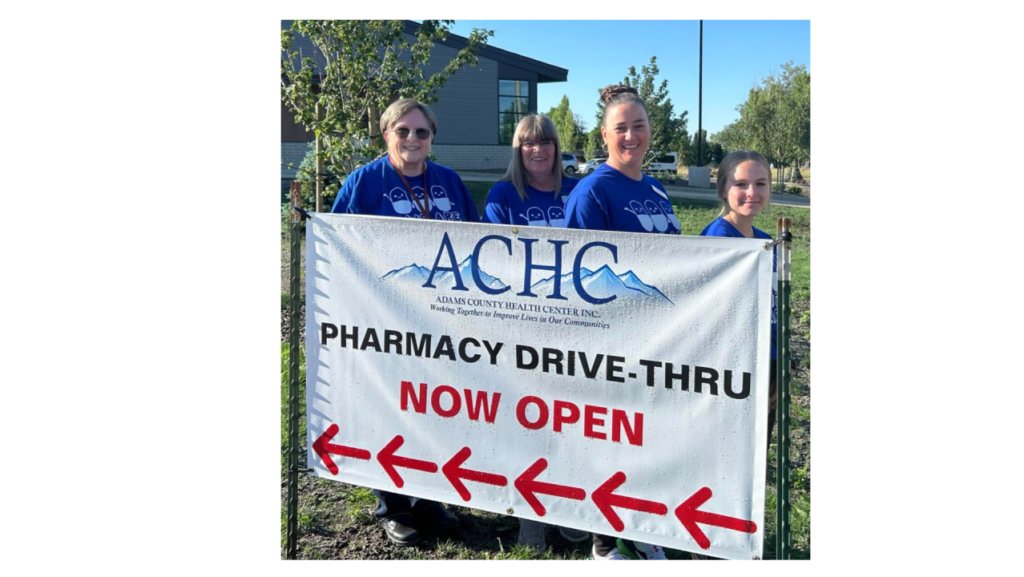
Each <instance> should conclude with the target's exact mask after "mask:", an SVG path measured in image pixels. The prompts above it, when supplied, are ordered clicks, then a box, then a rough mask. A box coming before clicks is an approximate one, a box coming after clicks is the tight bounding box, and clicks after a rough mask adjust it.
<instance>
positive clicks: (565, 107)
mask: <svg viewBox="0 0 1024 577" xmlns="http://www.w3.org/2000/svg"><path fill="white" fill-rule="evenodd" d="M547 116H548V118H550V119H551V122H553V123H554V124H555V130H557V131H558V141H559V142H560V143H561V145H562V150H563V151H565V152H576V150H577V149H579V148H583V144H584V142H585V138H586V126H584V125H583V119H582V118H580V116H579V115H578V114H573V112H572V108H570V107H569V97H568V96H562V101H561V102H559V103H558V106H556V107H554V108H552V109H551V110H549V111H548V114H547Z"/></svg>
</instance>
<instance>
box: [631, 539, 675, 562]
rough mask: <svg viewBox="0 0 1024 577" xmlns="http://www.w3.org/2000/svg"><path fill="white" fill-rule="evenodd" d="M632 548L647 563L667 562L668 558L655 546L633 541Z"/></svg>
mask: <svg viewBox="0 0 1024 577" xmlns="http://www.w3.org/2000/svg"><path fill="white" fill-rule="evenodd" d="M633 548H634V549H636V552H637V553H639V554H640V556H641V557H643V558H644V559H646V560H647V561H668V557H666V556H665V550H664V549H662V548H661V547H659V546H657V545H650V544H648V543H641V542H640V541H633Z"/></svg>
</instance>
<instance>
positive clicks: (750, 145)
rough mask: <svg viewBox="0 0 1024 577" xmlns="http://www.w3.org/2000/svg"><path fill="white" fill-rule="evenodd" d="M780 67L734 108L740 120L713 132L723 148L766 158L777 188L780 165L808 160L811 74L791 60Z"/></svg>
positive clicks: (780, 183)
mask: <svg viewBox="0 0 1024 577" xmlns="http://www.w3.org/2000/svg"><path fill="white" fill-rule="evenodd" d="M781 68H782V70H781V72H774V73H771V74H769V75H767V76H765V77H764V78H763V79H762V80H761V82H760V84H759V85H758V86H755V87H754V88H751V89H750V92H749V94H748V95H747V100H746V102H744V103H743V104H741V105H739V106H738V107H737V108H736V110H737V111H739V113H740V119H739V120H737V121H736V122H734V123H732V124H730V125H728V126H726V127H725V128H724V129H722V132H720V133H718V135H716V137H717V140H719V141H720V142H721V143H722V144H723V146H724V147H725V148H729V149H732V150H740V149H753V150H757V151H759V152H761V153H762V154H764V155H765V156H766V157H768V160H769V161H771V162H772V163H773V164H775V165H776V167H778V168H779V171H778V172H777V175H778V187H779V189H781V188H782V186H783V185H782V167H783V166H784V165H786V164H790V163H794V164H798V163H799V162H800V161H801V160H806V159H809V158H810V152H811V76H810V74H808V72H807V69H806V67H805V66H803V65H800V66H794V65H793V63H792V62H787V63H786V64H783V65H782V66H781Z"/></svg>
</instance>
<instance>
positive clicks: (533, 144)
mask: <svg viewBox="0 0 1024 577" xmlns="http://www.w3.org/2000/svg"><path fill="white" fill-rule="evenodd" d="M520 146H522V147H523V148H534V149H536V148H549V149H550V148H554V147H555V141H554V140H541V141H539V142H538V141H536V140H527V141H526V142H524V143H522V144H521V145H520Z"/></svg>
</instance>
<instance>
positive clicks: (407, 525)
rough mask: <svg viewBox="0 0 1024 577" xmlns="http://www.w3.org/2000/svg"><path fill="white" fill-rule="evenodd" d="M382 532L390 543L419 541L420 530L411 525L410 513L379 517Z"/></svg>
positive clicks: (414, 542)
mask: <svg viewBox="0 0 1024 577" xmlns="http://www.w3.org/2000/svg"><path fill="white" fill-rule="evenodd" d="M380 524H381V525H383V526H384V533H385V534H386V535H387V536H388V539H390V540H391V542H392V543H394V544H395V545H399V546H402V547H404V546H407V545H415V544H417V543H419V542H420V532H419V531H417V530H416V528H415V527H413V521H412V515H410V514H409V513H400V514H398V515H392V516H391V517H387V518H386V519H381V521H380Z"/></svg>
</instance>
